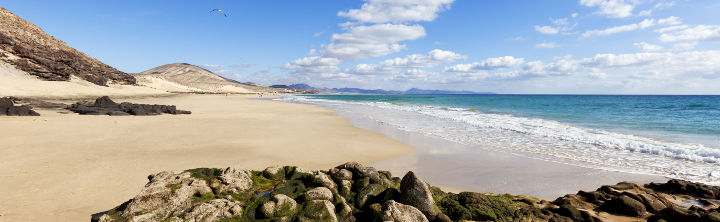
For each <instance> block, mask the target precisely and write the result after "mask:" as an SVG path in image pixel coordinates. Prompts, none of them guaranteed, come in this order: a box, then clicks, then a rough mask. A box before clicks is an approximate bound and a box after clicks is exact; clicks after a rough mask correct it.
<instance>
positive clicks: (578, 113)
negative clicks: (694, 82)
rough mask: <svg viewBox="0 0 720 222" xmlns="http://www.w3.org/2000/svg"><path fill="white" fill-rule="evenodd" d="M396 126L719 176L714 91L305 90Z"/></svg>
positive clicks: (589, 160)
mask: <svg viewBox="0 0 720 222" xmlns="http://www.w3.org/2000/svg"><path fill="white" fill-rule="evenodd" d="M282 100H285V101H290V102H300V103H311V104H318V105H324V106H329V107H331V108H334V109H340V110H344V111H346V112H356V113H358V114H361V115H364V116H367V117H368V118H371V119H374V120H376V121H378V122H381V123H383V124H389V125H392V126H395V127H397V128H398V129H401V130H405V131H411V132H418V133H423V134H427V135H431V136H437V137H441V138H445V139H448V140H451V141H455V142H460V143H467V144H471V145H481V146H486V147H489V148H493V149H501V150H508V151H512V152H518V153H523V154H526V155H529V156H532V157H534V158H540V159H547V160H552V161H559V162H565V163H568V164H574V165H582V166H587V167H594V168H603V169H609V170H618V171H627V172H637V173H647V174H657V175H663V176H668V177H674V178H681V179H689V180H695V181H700V182H708V183H713V184H717V183H718V182H720V96H655V95H647V96H640V95H308V96H291V97H285V98H283V99H282Z"/></svg>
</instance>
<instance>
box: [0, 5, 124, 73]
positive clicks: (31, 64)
mask: <svg viewBox="0 0 720 222" xmlns="http://www.w3.org/2000/svg"><path fill="white" fill-rule="evenodd" d="M0 61H2V62H5V63H8V64H11V65H13V66H15V67H16V68H17V69H19V70H22V71H25V72H27V73H28V74H30V75H33V76H37V77H38V78H40V79H43V80H50V81H68V80H70V76H77V77H80V78H81V79H84V80H86V81H89V82H91V83H94V84H97V85H102V86H105V85H107V84H108V83H109V82H112V83H118V84H135V83H136V82H135V78H134V77H133V76H131V75H129V74H126V73H124V72H121V71H118V70H117V69H115V68H113V67H110V66H108V65H106V64H104V63H102V62H100V61H98V60H96V59H94V58H92V57H90V56H88V55H85V54H83V53H82V52H80V51H78V50H75V49H73V48H71V47H70V46H68V45H67V44H65V43H64V42H63V41H60V40H58V39H56V38H54V37H52V36H51V35H48V34H47V33H45V32H44V31H43V30H42V29H40V28H38V27H37V26H35V25H33V24H31V23H29V22H27V21H25V20H23V19H22V18H20V17H18V16H16V15H14V14H13V13H11V12H9V11H8V10H6V9H4V8H2V7H0Z"/></svg>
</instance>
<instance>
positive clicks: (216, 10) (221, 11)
mask: <svg viewBox="0 0 720 222" xmlns="http://www.w3.org/2000/svg"><path fill="white" fill-rule="evenodd" d="M210 12H219V13H222V15H224V16H225V17H226V18H227V14H225V12H223V10H222V9H217V8H216V9H213V10H210Z"/></svg>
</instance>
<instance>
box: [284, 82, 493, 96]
mask: <svg viewBox="0 0 720 222" xmlns="http://www.w3.org/2000/svg"><path fill="white" fill-rule="evenodd" d="M270 87H272V88H279V89H296V90H307V91H312V92H314V93H341V94H342V93H347V94H384V95H401V94H405V95H413V94H495V93H492V92H473V91H451V90H425V89H417V88H412V89H409V90H407V91H397V90H382V89H360V88H317V87H312V86H310V85H308V84H292V85H272V86H270Z"/></svg>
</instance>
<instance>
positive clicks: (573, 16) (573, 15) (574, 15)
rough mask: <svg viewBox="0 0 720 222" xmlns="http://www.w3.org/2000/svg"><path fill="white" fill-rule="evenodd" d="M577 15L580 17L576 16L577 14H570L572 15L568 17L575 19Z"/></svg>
mask: <svg viewBox="0 0 720 222" xmlns="http://www.w3.org/2000/svg"><path fill="white" fill-rule="evenodd" d="M578 15H580V14H578V13H572V15H570V17H572V18H577V17H578Z"/></svg>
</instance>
